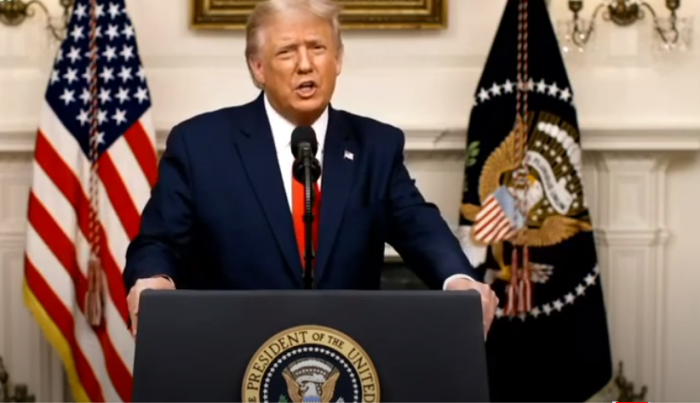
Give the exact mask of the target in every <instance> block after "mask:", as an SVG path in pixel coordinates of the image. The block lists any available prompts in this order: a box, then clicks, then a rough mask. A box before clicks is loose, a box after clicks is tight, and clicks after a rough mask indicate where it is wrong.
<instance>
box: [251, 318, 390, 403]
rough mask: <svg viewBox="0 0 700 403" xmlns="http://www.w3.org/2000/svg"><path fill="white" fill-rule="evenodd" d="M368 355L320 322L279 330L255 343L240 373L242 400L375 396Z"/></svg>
mask: <svg viewBox="0 0 700 403" xmlns="http://www.w3.org/2000/svg"><path fill="white" fill-rule="evenodd" d="M379 394H380V388H379V378H378V376H377V371H376V369H375V367H374V364H373V363H372V360H371V359H370V357H369V356H368V355H367V353H366V352H365V351H364V349H362V347H361V346H360V345H359V344H357V342H355V341H354V340H352V339H351V338H350V337H348V336H347V335H346V334H344V333H342V332H339V331H337V330H334V329H331V328H328V327H323V326H313V325H310V326H298V327H293V328H290V329H287V330H285V331H283V332H280V333H278V334H276V335H274V336H272V337H271V338H270V339H268V340H267V341H266V342H265V344H263V345H262V347H260V349H258V351H257V352H256V353H255V355H254V356H253V358H252V359H251V361H250V363H249V364H248V368H247V369H246V372H245V376H244V379H243V391H242V401H243V402H294V403H297V402H334V403H343V402H379V401H380V400H379Z"/></svg>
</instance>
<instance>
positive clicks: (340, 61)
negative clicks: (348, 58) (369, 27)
mask: <svg viewBox="0 0 700 403" xmlns="http://www.w3.org/2000/svg"><path fill="white" fill-rule="evenodd" d="M344 50H345V47H343V46H341V47H340V48H339V49H338V55H337V56H336V68H335V74H336V75H337V76H339V75H340V72H341V71H343V56H344V55H345V52H344Z"/></svg>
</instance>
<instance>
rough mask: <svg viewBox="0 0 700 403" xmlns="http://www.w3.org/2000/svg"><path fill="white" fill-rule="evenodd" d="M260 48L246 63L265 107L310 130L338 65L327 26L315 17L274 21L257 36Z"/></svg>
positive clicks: (338, 52)
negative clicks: (261, 91)
mask: <svg viewBox="0 0 700 403" xmlns="http://www.w3.org/2000/svg"><path fill="white" fill-rule="evenodd" d="M262 38H263V40H262V46H261V47H260V49H259V52H258V54H257V55H255V56H254V57H253V60H252V70H253V74H254V75H255V78H256V79H257V80H258V81H259V82H260V83H262V84H263V85H264V86H265V92H266V93H267V95H268V97H269V98H270V102H271V103H272V105H273V106H275V108H276V109H277V110H278V111H280V113H282V114H283V115H284V116H285V117H287V118H288V119H291V120H292V121H294V123H295V124H298V125H310V124H311V123H313V121H315V120H316V119H317V118H318V116H320V114H321V113H322V112H323V110H324V109H325V108H326V106H327V105H328V103H329V102H330V100H331V97H332V95H333V91H334V90H335V81H336V77H337V76H338V75H339V74H340V70H341V65H342V50H341V49H339V48H338V44H337V42H336V38H335V36H334V34H333V29H332V28H331V26H330V25H329V24H328V23H327V22H325V21H323V20H321V19H318V18H315V17H308V16H300V15H292V16H277V17H274V18H273V19H272V20H271V21H269V24H267V25H266V27H264V28H263V32H262Z"/></svg>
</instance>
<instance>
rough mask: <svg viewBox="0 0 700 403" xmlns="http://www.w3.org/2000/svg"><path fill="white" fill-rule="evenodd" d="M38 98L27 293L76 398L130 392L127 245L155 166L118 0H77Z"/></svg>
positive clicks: (145, 106) (134, 57) (131, 35)
mask: <svg viewBox="0 0 700 403" xmlns="http://www.w3.org/2000/svg"><path fill="white" fill-rule="evenodd" d="M41 102H42V108H41V116H40V119H39V127H38V130H37V137H36V145H35V155H34V165H33V177H32V185H31V190H30V194H29V206H28V227H27V235H26V254H25V272H24V273H25V277H24V279H25V284H24V296H25V303H26V305H27V306H28V308H29V310H30V311H31V312H32V314H33V315H34V318H35V319H36V321H37V322H38V323H39V325H40V327H41V329H42V331H43V332H44V335H45V336H46V337H47V339H48V340H49V341H50V343H51V344H52V345H53V347H54V348H55V349H56V351H57V352H58V353H59V355H60V357H61V359H62V361H63V364H64V366H65V369H66V372H67V374H68V380H69V382H70V386H71V388H72V392H73V397H74V398H75V399H76V401H79V402H83V401H92V402H107V401H109V402H115V401H130V400H131V390H132V370H131V369H132V363H133V359H134V340H133V337H132V336H131V333H130V332H129V329H128V327H127V323H128V312H127V305H126V290H125V289H124V285H123V282H122V277H121V274H122V269H123V268H124V265H125V262H124V259H125V254H126V249H127V246H128V244H129V242H130V241H131V240H132V239H133V238H134V237H135V236H136V234H137V232H138V229H139V225H140V216H141V211H142V209H143V207H144V205H145V203H146V201H147V200H148V198H149V196H150V191H151V188H152V186H153V185H154V183H155V181H156V175H157V154H156V151H155V130H154V128H153V123H152V118H151V101H150V94H149V90H148V85H147V83H146V76H145V74H144V69H143V66H142V64H141V60H140V57H139V54H138V47H137V43H136V37H135V30H134V26H133V24H132V22H131V20H130V18H129V16H128V14H127V10H126V5H125V3H124V0H76V1H75V3H74V8H73V13H72V16H71V19H70V22H69V26H68V30H67V36H66V38H65V39H64V40H63V42H62V44H61V47H60V50H59V51H58V53H57V56H56V58H55V61H54V65H53V69H52V71H51V74H50V78H49V81H48V84H47V89H46V92H45V96H44V99H43V100H42V101H41Z"/></svg>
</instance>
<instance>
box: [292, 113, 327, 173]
mask: <svg viewBox="0 0 700 403" xmlns="http://www.w3.org/2000/svg"><path fill="white" fill-rule="evenodd" d="M291 143H292V155H293V156H294V168H293V169H294V171H293V172H294V178H295V179H296V180H298V181H299V182H301V183H302V184H303V183H304V181H305V180H306V177H305V173H304V169H305V165H304V164H305V163H306V162H308V163H309V164H310V170H311V172H310V174H311V182H316V181H317V180H318V178H320V177H321V165H320V164H319V163H318V160H317V159H316V152H317V151H318V140H316V132H314V129H312V128H311V127H309V126H302V127H297V128H296V129H294V131H293V132H292V142H291Z"/></svg>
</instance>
